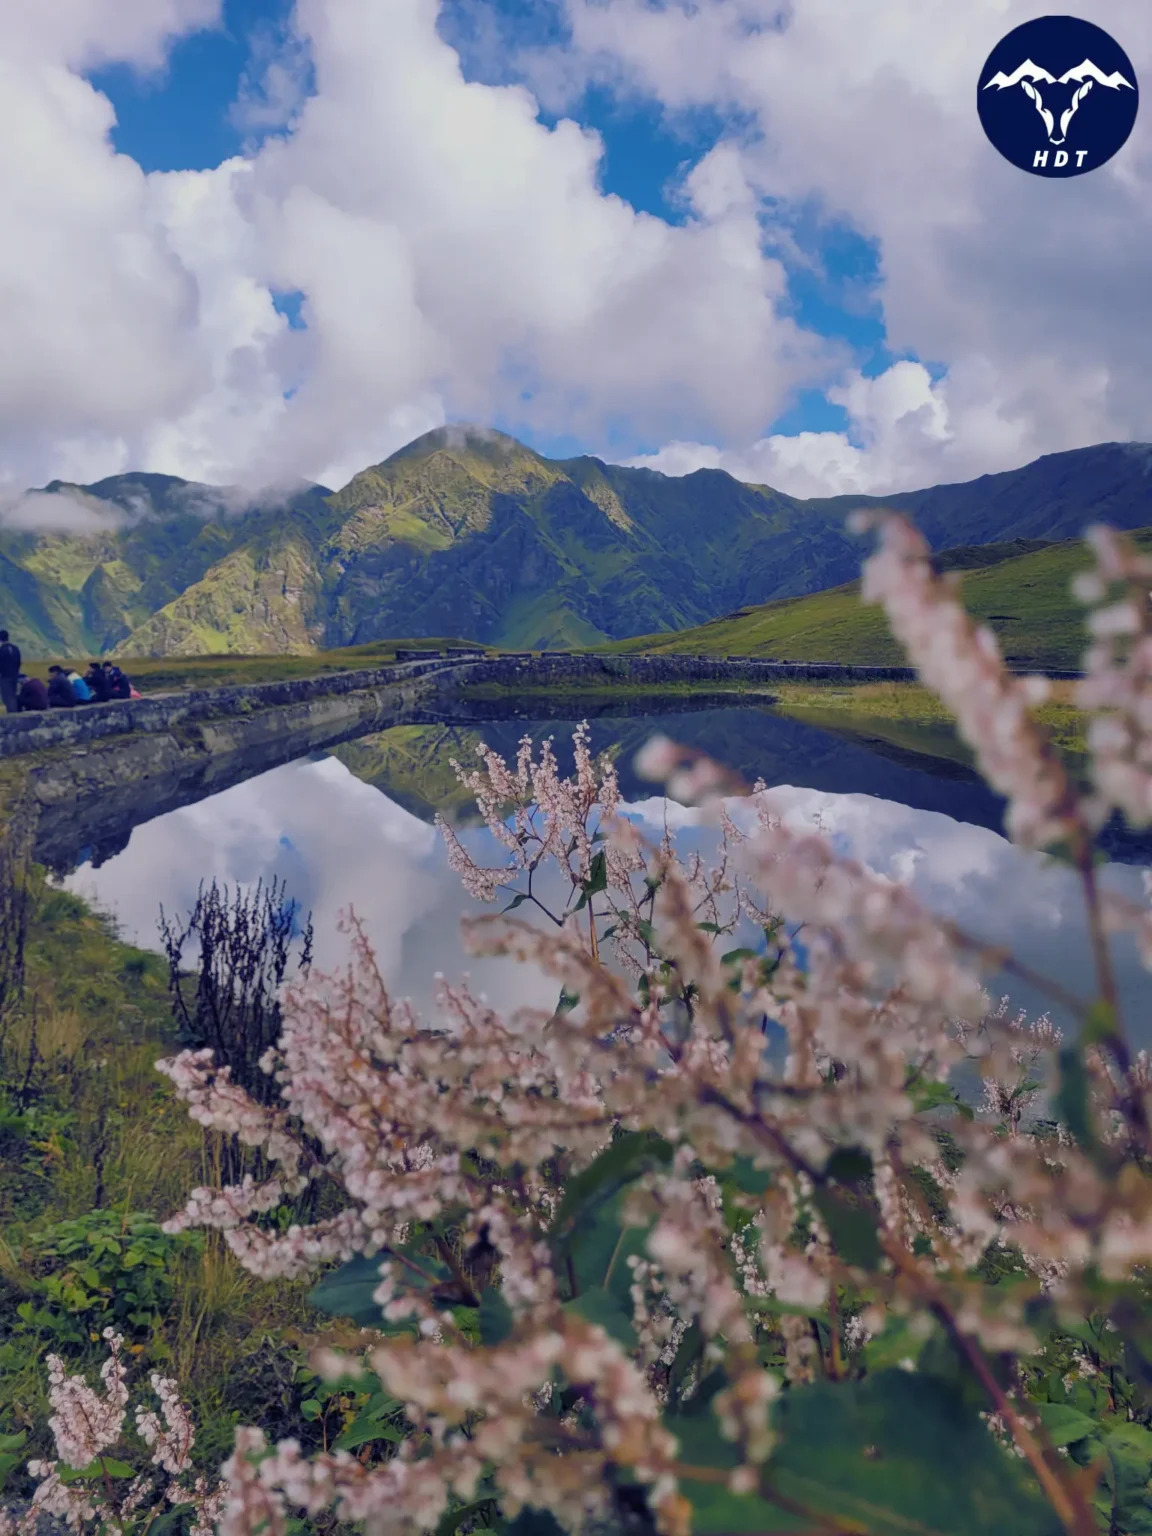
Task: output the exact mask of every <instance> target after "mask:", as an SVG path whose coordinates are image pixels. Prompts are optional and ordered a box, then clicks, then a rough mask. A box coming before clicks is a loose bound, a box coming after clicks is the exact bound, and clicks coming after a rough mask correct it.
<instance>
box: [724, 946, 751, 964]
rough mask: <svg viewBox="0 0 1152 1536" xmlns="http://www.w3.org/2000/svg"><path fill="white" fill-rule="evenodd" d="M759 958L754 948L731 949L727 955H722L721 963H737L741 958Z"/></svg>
mask: <svg viewBox="0 0 1152 1536" xmlns="http://www.w3.org/2000/svg"><path fill="white" fill-rule="evenodd" d="M756 958H757V954H756V951H755V950H754V949H730V950H729V951H728V953H727V954H726V955H721V956H720V964H721V965H735V964H736V963H737V962H738V961H740V960H755V959H756Z"/></svg>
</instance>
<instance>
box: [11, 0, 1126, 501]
mask: <svg viewBox="0 0 1152 1536" xmlns="http://www.w3.org/2000/svg"><path fill="white" fill-rule="evenodd" d="M1036 14H1037V12H1036V10H1035V8H1034V7H1033V6H1031V5H1027V4H1024V3H1022V0H965V4H963V5H957V4H956V3H955V0H915V4H912V3H910V0H868V3H867V4H862V3H860V0H788V3H785V0H387V3H381V0H53V3H52V4H51V5H39V6H33V5H17V6H3V7H0V205H2V206H3V208H4V210H5V216H4V220H3V231H2V238H0V323H2V325H3V336H4V346H3V348H2V349H0V493H3V492H4V491H5V490H7V491H11V492H19V491H22V490H24V489H25V488H28V487H33V486H40V485H43V484H45V483H46V482H47V481H49V480H51V479H55V478H60V479H65V480H71V481H79V482H89V481H92V480H95V479H98V478H101V477H102V476H105V475H109V474H115V473H119V472H123V471H126V470H129V469H134V470H150V471H159V472H164V473H170V474H179V475H183V476H185V477H187V478H190V479H197V480H204V481H209V482H212V483H219V484H239V485H246V486H252V487H258V486H267V485H271V484H275V483H282V482H285V481H288V480H293V479H296V478H298V477H300V476H303V477H306V478H308V479H311V480H315V481H319V482H320V483H322V484H325V485H330V486H333V487H338V486H340V485H342V484H344V483H346V481H347V480H348V479H349V478H350V477H351V476H352V475H353V474H354V473H355V472H356V471H358V470H359V469H361V468H363V467H365V466H366V465H369V464H373V463H377V462H379V461H380V460H381V459H383V458H384V457H386V456H387V455H388V454H389V453H391V452H393V451H395V450H396V449H397V448H399V447H401V446H402V445H403V444H404V443H405V442H407V441H409V440H410V439H411V438H413V437H415V436H417V435H418V434H419V433H421V432H424V431H427V430H429V429H431V428H433V427H435V426H439V425H441V424H442V423H444V422H445V421H471V422H477V423H480V424H482V425H488V426H494V427H498V428H501V429H503V430H506V431H510V432H512V433H514V434H515V435H517V436H518V437H520V438H522V439H523V440H524V441H526V442H528V443H529V444H530V445H531V446H533V447H535V448H537V449H538V450H539V451H541V452H544V453H551V454H562V455H567V454H574V453H578V452H588V453H594V454H596V455H598V456H600V457H602V458H605V459H609V460H613V461H616V462H623V463H641V464H646V465H648V466H650V467H653V468H657V469H662V470H664V471H665V472H666V473H673V474H682V473H687V472H689V471H691V470H693V469H696V468H699V467H701V466H713V467H715V466H718V467H721V468H725V469H728V470H730V471H731V472H732V473H734V474H737V475H739V476H741V477H742V478H745V479H749V480H754V481H757V482H760V483H767V484H771V485H773V486H776V487H777V488H779V489H781V490H784V491H788V492H791V493H792V494H796V495H821V494H836V493H842V492H851V491H862V492H878V493H884V492H890V491H894V490H900V489H908V488H912V487H916V486H921V485H928V484H933V483H939V482H942V481H956V480H964V479H971V478H973V477H975V476H977V475H981V474H984V473H988V472H991V471H996V470H1001V469H1008V468H1012V467H1015V466H1017V465H1020V464H1024V463H1027V462H1029V461H1030V460H1032V459H1034V458H1036V457H1038V456H1039V455H1041V454H1044V453H1050V452H1056V451H1061V450H1064V449H1069V448H1076V447H1081V446H1085V445H1087V444H1090V443H1095V442H1101V441H1114V440H1120V441H1124V440H1143V441H1147V440H1152V350H1150V349H1149V348H1148V346H1147V343H1146V338H1147V336H1148V334H1149V333H1150V330H1152V284H1149V282H1148V278H1147V272H1148V251H1149V249H1150V248H1152V117H1150V115H1149V113H1148V112H1147V111H1145V112H1143V113H1142V114H1141V115H1140V116H1139V117H1138V118H1137V122H1136V127H1135V129H1134V131H1133V134H1132V136H1131V138H1130V139H1129V141H1128V143H1127V145H1126V146H1125V147H1124V149H1123V150H1122V151H1121V152H1120V154H1118V155H1117V156H1116V157H1115V159H1114V160H1112V161H1111V162H1109V164H1108V165H1106V166H1104V167H1102V168H1101V169H1099V170H1097V171H1094V172H1093V173H1091V174H1089V175H1085V176H1079V177H1076V178H1073V179H1070V180H1052V181H1049V180H1045V179H1043V178H1041V177H1035V176H1030V175H1028V174H1026V173H1023V172H1021V171H1020V170H1018V169H1017V168H1015V167H1014V166H1012V165H1010V164H1009V163H1008V162H1007V161H1005V160H1003V159H1002V158H1001V157H1000V156H999V155H998V154H997V153H996V151H995V150H994V149H993V148H992V147H991V145H990V144H989V143H988V142H987V141H986V139H985V138H984V136H983V133H982V131H981V129H980V126H979V122H978V118H977V114H976V109H975V93H976V82H977V79H978V77H979V74H980V70H981V67H982V65H983V62H984V60H985V58H986V57H987V55H988V54H989V52H990V51H991V49H992V47H993V46H994V45H995V43H996V42H997V41H998V40H999V39H1000V38H1001V37H1002V36H1003V35H1004V33H1006V32H1007V31H1009V30H1010V29H1011V28H1012V27H1014V26H1016V25H1018V24H1019V23H1021V22H1022V21H1025V20H1028V19H1031V17H1033V16H1034V15H1036ZM1091 19H1092V20H1093V21H1094V22H1096V23H1097V25H1100V26H1103V27H1105V28H1106V29H1107V30H1108V31H1109V32H1111V34H1112V35H1113V37H1114V38H1115V39H1116V40H1117V41H1118V42H1119V43H1120V44H1121V46H1122V47H1123V48H1124V49H1125V50H1126V52H1127V53H1128V55H1129V57H1130V58H1131V60H1132V62H1133V65H1134V67H1135V69H1136V72H1137V76H1138V78H1143V79H1146V80H1147V79H1150V78H1152V12H1149V9H1148V5H1147V0H1093V4H1092V7H1091ZM1041 62H1042V61H1041ZM1085 110H1087V108H1086V109H1085Z"/></svg>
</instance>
